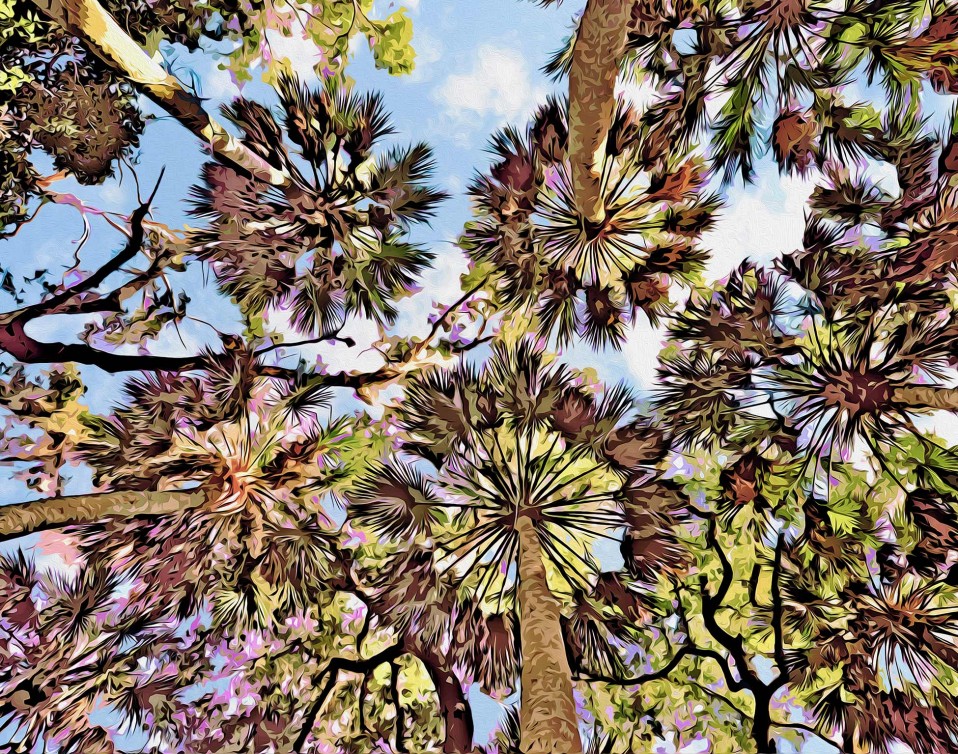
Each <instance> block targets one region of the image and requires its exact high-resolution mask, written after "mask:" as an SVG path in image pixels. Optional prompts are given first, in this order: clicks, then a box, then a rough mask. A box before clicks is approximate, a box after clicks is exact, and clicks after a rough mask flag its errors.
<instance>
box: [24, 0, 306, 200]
mask: <svg viewBox="0 0 958 754" xmlns="http://www.w3.org/2000/svg"><path fill="white" fill-rule="evenodd" d="M33 3H34V4H35V5H36V7H37V8H38V9H39V10H40V12H41V13H43V14H44V15H45V16H46V17H47V18H49V19H50V20H51V21H53V22H54V23H56V24H57V25H59V26H61V27H62V28H63V29H64V30H65V31H67V32H68V33H69V34H72V35H73V36H75V37H77V38H78V39H80V41H81V42H83V44H84V45H85V46H86V47H87V49H89V51H90V52H91V53H93V54H94V55H96V57H98V58H99V59H100V60H102V61H103V62H104V63H105V64H106V65H107V66H109V67H110V68H112V69H113V70H114V71H116V72H117V73H118V74H120V75H121V76H123V77H124V78H126V79H128V80H129V81H130V83H132V84H134V85H135V86H137V87H139V88H140V89H142V90H143V92H145V93H146V95H147V96H149V98H150V99H152V100H153V101H154V102H156V103H157V104H158V105H159V106H160V107H162V108H164V109H165V110H166V111H167V112H169V113H170V115H172V116H173V117H174V118H176V119H177V120H179V121H180V122H181V123H182V124H183V125H184V126H186V127H187V128H188V129H189V130H190V131H192V132H193V133H194V134H195V135H196V136H198V137H199V138H200V139H202V140H203V141H204V142H206V143H207V144H209V146H210V148H211V149H212V150H213V152H214V153H215V154H216V155H217V156H219V157H220V158H222V159H223V160H225V161H226V162H229V163H230V164H232V165H234V166H235V167H238V168H240V169H241V170H244V171H246V172H247V173H249V174H251V175H253V176H255V177H256V178H259V179H260V180H263V181H266V182H268V183H270V184H272V185H274V186H282V187H285V186H289V185H291V183H292V181H291V178H290V175H289V174H288V173H287V172H286V171H284V170H279V169H277V168H274V167H273V166H272V165H270V164H269V163H268V162H267V161H266V160H264V159H263V158H262V157H260V156H259V155H257V154H255V153H254V152H252V151H251V150H250V149H249V148H247V147H246V145H245V144H243V143H242V142H241V141H239V140H238V139H237V138H236V137H234V136H233V135H231V134H230V133H229V132H227V131H226V129H224V128H223V126H222V125H221V124H220V123H219V122H217V121H216V120H215V119H214V118H213V117H211V116H210V114H209V113H208V112H206V110H205V109H204V108H203V105H202V103H201V101H200V99H199V98H198V97H197V96H195V95H193V94H191V93H189V92H187V91H186V90H185V89H184V88H183V86H182V85H181V84H180V82H179V81H177V80H176V79H175V78H174V77H173V76H171V75H170V74H168V73H167V72H166V71H165V70H164V69H163V67H162V66H160V64H159V63H157V62H156V61H155V60H153V59H152V58H151V57H150V56H149V55H147V54H146V52H145V51H144V50H143V49H142V48H141V47H140V46H139V45H138V44H137V43H136V42H135V41H134V40H133V39H132V38H131V37H130V36H129V35H128V34H127V33H126V32H125V31H124V30H123V29H122V28H121V27H120V25H119V24H118V23H117V22H116V21H115V20H114V19H113V17H112V16H111V15H110V14H109V13H107V11H106V10H105V9H104V8H103V6H101V5H100V4H99V3H98V2H97V1H96V0H33Z"/></svg>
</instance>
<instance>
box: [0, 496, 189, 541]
mask: <svg viewBox="0 0 958 754" xmlns="http://www.w3.org/2000/svg"><path fill="white" fill-rule="evenodd" d="M205 500H206V494H205V493H204V492H202V491H201V490H198V489H196V490H171V491H167V492H102V493H98V494H92V495H73V496H68V497H54V498H48V499H46V500H35V501H32V502H29V503H14V504H13V505H4V506H0V542H2V541H4V540H7V539H12V538H14V537H20V536H23V535H24V534H30V533H32V532H36V531H43V530H45V529H56V528H59V527H62V526H68V525H70V524H82V523H89V522H91V521H96V520H98V519H101V518H106V517H107V516H162V515H168V514H171V513H178V512H180V511H183V510H187V509H188V508H195V507H196V506H198V505H201V504H202V503H203V502H204V501H205Z"/></svg>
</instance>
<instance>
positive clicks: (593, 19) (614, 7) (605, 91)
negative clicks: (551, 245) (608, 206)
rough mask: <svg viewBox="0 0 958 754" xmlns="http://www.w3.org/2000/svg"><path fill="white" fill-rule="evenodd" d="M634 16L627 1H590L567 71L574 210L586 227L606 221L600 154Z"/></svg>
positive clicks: (581, 21) (584, 13) (603, 146)
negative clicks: (585, 223)
mask: <svg viewBox="0 0 958 754" xmlns="http://www.w3.org/2000/svg"><path fill="white" fill-rule="evenodd" d="M631 17H632V3H631V2H629V0H588V3H587V4H586V7H585V11H584V12H583V14H582V19H581V20H580V21H579V31H578V33H577V35H576V40H575V45H574V47H573V48H572V64H571V67H570V68H569V161H570V164H571V168H572V194H573V197H574V198H575V203H576V208H577V209H578V211H579V213H580V214H581V215H582V216H583V217H584V218H585V220H586V221H587V222H589V223H593V224H598V223H601V222H602V221H603V220H604V219H605V206H604V202H603V198H602V191H601V186H600V182H601V173H602V153H603V151H604V150H605V142H606V138H607V137H608V135H609V128H610V127H611V125H612V117H613V116H614V115H615V80H616V78H617V77H618V74H619V65H620V64H621V62H622V56H623V55H624V54H625V45H626V41H627V39H628V26H629V21H630V19H631Z"/></svg>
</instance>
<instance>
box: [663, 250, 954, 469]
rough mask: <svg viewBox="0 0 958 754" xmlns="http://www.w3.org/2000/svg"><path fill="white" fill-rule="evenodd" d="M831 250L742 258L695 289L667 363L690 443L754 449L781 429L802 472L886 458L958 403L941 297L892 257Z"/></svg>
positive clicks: (672, 398)
mask: <svg viewBox="0 0 958 754" xmlns="http://www.w3.org/2000/svg"><path fill="white" fill-rule="evenodd" d="M830 251H832V252H833V251H834V250H832V249H829V248H828V247H827V246H826V247H824V248H814V247H813V248H810V249H808V250H806V251H805V252H801V253H799V254H795V255H786V256H785V258H784V259H783V260H782V261H781V262H780V263H779V265H778V268H779V269H778V270H771V269H767V268H760V267H757V266H755V265H753V264H751V263H745V264H743V265H742V266H741V267H740V268H739V269H737V270H736V271H735V272H733V273H732V274H731V275H730V276H729V277H728V278H727V279H726V280H725V281H723V282H722V283H719V284H717V285H716V286H715V288H714V289H713V290H712V291H706V292H702V293H697V294H695V295H693V297H692V298H691V299H690V301H689V303H688V305H687V306H686V308H685V310H684V311H683V312H682V313H681V314H680V315H678V316H677V317H676V319H675V321H674V324H673V326H672V328H671V330H672V333H673V336H674V338H675V340H674V341H673V343H672V345H671V346H670V347H669V348H667V350H666V352H665V353H664V354H663V361H662V367H661V371H660V373H661V379H662V387H661V389H660V393H659V398H658V401H659V405H660V406H661V407H662V408H663V409H666V410H668V411H669V412H670V415H671V416H672V417H673V419H674V422H675V424H674V426H675V433H676V437H677V438H678V439H679V441H680V442H681V443H683V444H685V445H687V446H689V445H691V444H695V443H702V442H704V443H706V444H708V445H709V446H711V447H724V448H727V449H729V450H735V449H736V448H737V449H740V450H742V451H746V450H748V442H749V439H748V438H756V437H758V438H761V437H762V435H763V433H766V434H767V433H769V432H771V433H774V434H777V435H779V436H782V437H783V438H788V440H787V441H786V445H790V446H792V447H791V449H790V450H791V452H792V453H793V454H794V456H795V457H796V458H797V459H800V460H801V462H802V469H803V471H811V472H813V473H814V474H817V473H818V472H822V473H823V474H824V473H825V472H826V471H827V466H828V464H829V463H830V462H831V459H832V458H833V457H835V456H836V455H840V454H845V455H846V456H847V454H849V453H851V452H854V451H855V450H857V449H861V450H865V451H866V452H868V453H869V454H871V455H872V456H873V457H875V458H876V459H878V460H879V461H881V459H882V458H883V456H884V455H885V454H886V453H887V452H888V451H889V449H890V448H891V447H892V446H894V444H895V443H896V442H898V441H899V439H900V438H901V437H903V436H921V435H920V434H919V433H918V432H917V430H916V427H915V423H914V422H915V418H916V417H918V416H921V415H923V414H928V413H930V412H933V411H936V410H940V409H944V410H949V411H954V410H956V409H958V402H956V393H955V391H954V390H953V389H952V388H951V387H949V386H948V379H949V375H950V374H951V372H952V370H953V369H954V364H955V362H954V360H953V355H952V354H953V347H952V335H951V333H953V332H954V328H955V325H956V320H955V312H954V310H953V309H952V308H951V307H950V305H948V304H947V303H946V302H945V299H944V297H943V296H942V295H941V294H939V293H938V292H937V291H934V290H933V291H931V292H930V293H927V294H926V295H923V296H918V295H914V294H912V292H911V291H910V290H909V289H908V288H902V286H898V287H897V288H896V287H894V286H893V285H891V284H890V283H891V282H892V281H893V278H892V277H891V275H894V264H888V263H886V262H885V261H880V262H878V263H874V264H871V265H869V264H868V261H867V259H863V258H862V255H861V254H860V253H856V254H855V255H852V256H850V257H848V256H846V255H843V254H834V253H833V256H832V257H829V258H828V259H831V260H832V261H828V259H826V258H825V257H824V255H825V254H827V253H829V252H830ZM846 261H847V263H848V264H849V265H851V266H850V267H849V268H848V269H849V274H847V275H846V272H845V265H846ZM813 269H815V270H820V272H817V271H816V272H813V271H812V270H813ZM859 270H863V272H862V274H857V271H859ZM885 270H888V271H889V273H888V275H885V276H883V275H884V272H885ZM851 273H856V274H851ZM808 280H812V281H814V286H815V288H814V289H810V288H804V287H802V285H801V284H802V283H803V282H805V281H808ZM933 287H934V286H933ZM872 292H873V295H869V293H872ZM923 442H925V444H926V445H927V444H928V443H927V441H923Z"/></svg>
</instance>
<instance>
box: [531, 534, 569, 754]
mask: <svg viewBox="0 0 958 754" xmlns="http://www.w3.org/2000/svg"><path fill="white" fill-rule="evenodd" d="M516 528H517V529H518V533H519V587H518V589H519V621H520V624H519V630H520V639H521V643H522V698H521V700H520V707H519V729H520V740H519V748H520V750H521V751H522V754H581V752H582V743H581V739H580V738H579V726H578V717H577V715H576V711H575V698H574V697H573V695H572V672H571V670H570V668H569V658H568V657H567V656H566V651H565V642H564V641H563V639H562V629H561V626H560V623H559V602H558V600H556V598H555V596H553V594H552V592H551V591H550V589H549V585H548V583H547V582H546V568H545V563H544V562H543V560H542V545H541V544H540V542H539V534H538V532H536V528H535V525H534V524H533V522H532V520H531V519H530V518H528V517H527V516H523V515H520V516H519V518H518V521H517V522H516Z"/></svg>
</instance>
